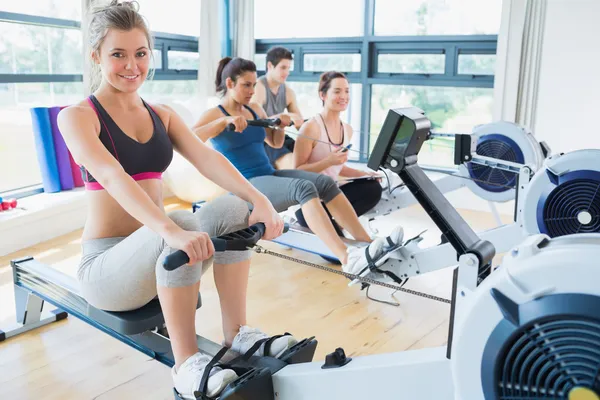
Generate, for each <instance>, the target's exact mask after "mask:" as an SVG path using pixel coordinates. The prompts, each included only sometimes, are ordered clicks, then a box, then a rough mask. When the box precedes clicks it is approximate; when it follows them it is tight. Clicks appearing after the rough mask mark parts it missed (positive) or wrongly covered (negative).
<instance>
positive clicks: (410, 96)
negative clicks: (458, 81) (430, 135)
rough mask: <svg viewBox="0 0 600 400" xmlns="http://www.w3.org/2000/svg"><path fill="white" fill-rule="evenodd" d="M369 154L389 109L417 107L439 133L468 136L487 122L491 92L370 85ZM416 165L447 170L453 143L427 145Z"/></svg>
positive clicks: (449, 140)
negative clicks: (464, 134) (478, 126)
mask: <svg viewBox="0 0 600 400" xmlns="http://www.w3.org/2000/svg"><path fill="white" fill-rule="evenodd" d="M371 96H372V97H371V134H370V139H369V146H370V150H373V146H375V142H376V141H377V136H378V135H379V132H380V130H381V126H382V125H383V121H384V120H385V117H386V116H387V113H388V111H389V109H391V108H398V107H410V106H414V107H418V108H420V109H422V110H423V111H424V112H425V115H426V116H427V118H429V120H430V121H431V123H432V130H433V131H434V132H441V133H470V132H471V131H472V130H473V128H474V127H475V126H476V125H478V124H484V123H488V122H491V120H492V102H493V89H483V88H458V87H434V86H403V85H373V91H372V95H371ZM419 163H420V164H426V165H437V166H445V167H451V166H453V165H454V140H453V139H452V138H442V139H434V140H431V141H427V142H426V143H425V145H424V146H423V148H422V150H421V152H420V153H419Z"/></svg>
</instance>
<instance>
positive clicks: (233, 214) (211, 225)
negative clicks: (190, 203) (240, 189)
mask: <svg viewBox="0 0 600 400" xmlns="http://www.w3.org/2000/svg"><path fill="white" fill-rule="evenodd" d="M249 216H250V208H249V205H248V203H247V202H245V201H244V200H242V199H240V198H239V197H237V196H233V195H229V194H226V195H223V196H220V197H218V198H216V199H214V200H212V201H210V202H208V203H206V204H204V205H203V206H202V207H201V208H200V209H199V210H198V211H197V212H196V213H195V214H194V219H195V220H196V221H197V224H198V225H199V226H200V227H201V231H202V232H207V233H208V234H210V235H211V236H221V235H225V234H227V233H230V232H234V231H237V230H240V229H243V228H246V227H248V217H249Z"/></svg>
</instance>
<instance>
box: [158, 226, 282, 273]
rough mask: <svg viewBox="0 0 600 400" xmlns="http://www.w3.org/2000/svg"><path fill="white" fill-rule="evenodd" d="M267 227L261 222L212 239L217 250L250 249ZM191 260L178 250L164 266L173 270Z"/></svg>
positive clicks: (167, 258)
mask: <svg viewBox="0 0 600 400" xmlns="http://www.w3.org/2000/svg"><path fill="white" fill-rule="evenodd" d="M265 229H266V228H265V224H263V223H262V222H259V223H257V224H254V225H252V226H250V227H248V228H245V229H240V230H239V231H236V232H232V233H228V234H227V235H223V236H218V237H213V238H210V240H211V241H212V242H213V246H214V247H215V251H243V250H248V248H250V247H254V246H255V245H256V243H257V242H258V241H259V240H260V238H262V237H263V235H264V234H265ZM288 230H289V225H288V224H285V225H284V226H283V232H287V231H288ZM189 261H190V258H189V257H188V255H187V254H186V253H185V252H184V251H182V250H177V251H176V252H174V253H171V254H169V255H168V256H167V257H165V260H164V261H163V267H164V268H165V269H166V270H167V271H173V270H175V269H177V268H179V267H181V266H182V265H185V264H187V263H188V262H189Z"/></svg>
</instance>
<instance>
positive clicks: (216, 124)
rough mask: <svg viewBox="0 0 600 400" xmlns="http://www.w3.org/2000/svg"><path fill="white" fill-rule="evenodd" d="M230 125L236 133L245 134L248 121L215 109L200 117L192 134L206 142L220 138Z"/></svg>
mask: <svg viewBox="0 0 600 400" xmlns="http://www.w3.org/2000/svg"><path fill="white" fill-rule="evenodd" d="M163 107H167V106H163ZM169 109H170V108H169ZM171 111H172V110H171ZM229 124H233V125H234V126H235V132H243V131H244V129H246V126H247V124H246V120H245V119H244V118H243V117H239V116H227V115H223V114H222V113H221V110H219V109H218V108H216V107H215V108H211V109H210V110H208V111H206V112H205V113H204V114H202V116H200V119H199V120H198V122H196V124H194V126H193V127H192V132H193V133H194V134H195V135H196V136H197V137H199V138H200V140H202V141H203V142H206V141H207V140H208V139H212V138H214V137H215V136H218V135H219V134H220V133H221V132H223V131H224V130H225V129H226V128H227V125H229Z"/></svg>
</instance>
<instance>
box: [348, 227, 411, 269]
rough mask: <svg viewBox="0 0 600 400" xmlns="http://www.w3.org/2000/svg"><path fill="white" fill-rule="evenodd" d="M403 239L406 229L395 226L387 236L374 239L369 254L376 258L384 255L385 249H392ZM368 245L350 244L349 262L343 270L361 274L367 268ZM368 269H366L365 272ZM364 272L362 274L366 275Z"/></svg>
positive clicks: (369, 247)
mask: <svg viewBox="0 0 600 400" xmlns="http://www.w3.org/2000/svg"><path fill="white" fill-rule="evenodd" d="M402 239H404V229H402V227H401V226H398V227H396V228H394V230H393V231H392V233H391V234H390V235H389V236H386V237H378V238H377V239H375V240H374V241H372V242H371V243H370V244H369V246H368V250H369V255H370V256H371V258H372V259H375V258H377V257H379V256H380V255H382V254H383V253H384V252H385V251H387V250H388V249H390V248H391V247H393V246H396V245H398V244H399V243H402ZM365 248H366V246H361V247H358V246H350V247H348V249H347V250H346V252H347V253H348V262H347V263H346V264H344V265H342V270H343V271H344V272H348V273H350V274H355V275H356V274H359V273H361V271H363V270H364V269H365V267H366V266H367V265H368V262H367V256H366V254H365ZM366 272H368V271H365V273H366ZM365 273H363V274H362V275H365Z"/></svg>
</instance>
